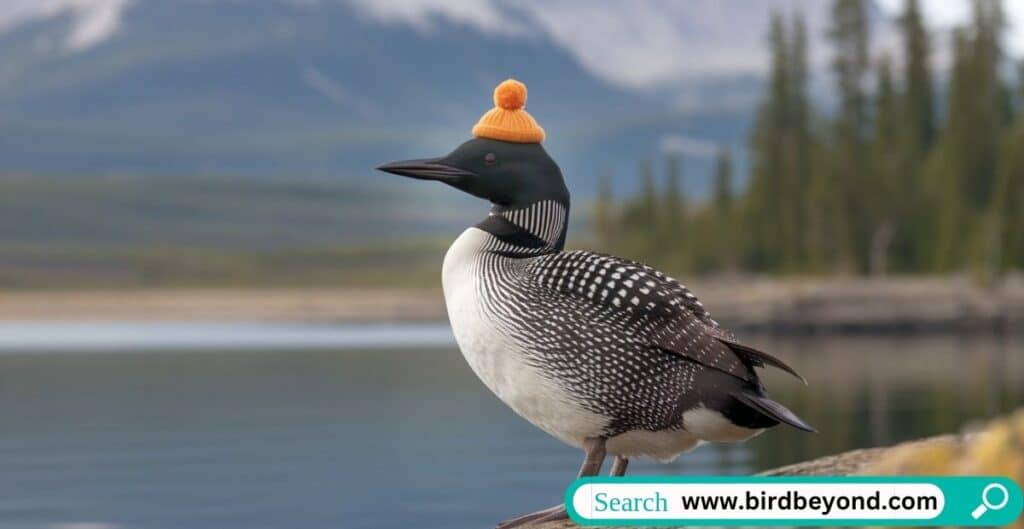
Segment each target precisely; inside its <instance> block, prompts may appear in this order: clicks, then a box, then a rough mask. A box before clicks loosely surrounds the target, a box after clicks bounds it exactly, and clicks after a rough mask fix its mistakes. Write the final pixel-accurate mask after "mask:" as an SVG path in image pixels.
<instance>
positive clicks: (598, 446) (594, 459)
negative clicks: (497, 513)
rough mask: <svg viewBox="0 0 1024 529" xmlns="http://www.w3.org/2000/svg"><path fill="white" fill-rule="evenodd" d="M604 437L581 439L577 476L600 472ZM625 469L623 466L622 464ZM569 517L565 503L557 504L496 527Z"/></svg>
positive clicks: (603, 451) (602, 462) (501, 527)
mask: <svg viewBox="0 0 1024 529" xmlns="http://www.w3.org/2000/svg"><path fill="white" fill-rule="evenodd" d="M605 441H606V439H605V438H604V437H588V438H587V439H584V440H583V450H584V453H585V455H584V456H583V464H582V465H580V471H579V474H577V477H580V478H584V477H588V476H596V475H598V474H600V473H601V465H603V464H604V456H605V449H604V444H605ZM616 463H618V459H616ZM622 470H623V471H625V466H623V469H622ZM567 518H569V513H568V512H566V510H565V504H558V505H555V506H553V507H548V508H547V509H544V510H542V511H537V512H534V513H530V514H524V515H522V516H519V517H517V518H512V519H511V520H505V521H504V522H501V523H499V524H498V529H512V528H513V527H519V526H520V525H523V524H527V523H531V522H537V523H541V522H549V521H552V520H565V519H567Z"/></svg>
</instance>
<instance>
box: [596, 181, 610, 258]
mask: <svg viewBox="0 0 1024 529" xmlns="http://www.w3.org/2000/svg"><path fill="white" fill-rule="evenodd" d="M614 208H615V197H614V195H613V192H612V182H611V176H610V175H609V174H608V173H601V176H600V178H599V179H598V184H597V200H596V201H595V202H594V235H595V238H596V239H597V244H598V245H599V246H600V247H601V248H603V249H610V248H611V247H612V245H613V244H614V242H613V241H614V239H615V219H614V218H613V216H614Z"/></svg>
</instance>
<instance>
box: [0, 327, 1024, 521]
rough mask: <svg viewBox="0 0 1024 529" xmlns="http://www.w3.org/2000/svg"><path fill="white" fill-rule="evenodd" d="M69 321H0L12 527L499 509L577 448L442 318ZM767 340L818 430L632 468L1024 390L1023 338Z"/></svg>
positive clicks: (917, 432)
mask: <svg viewBox="0 0 1024 529" xmlns="http://www.w3.org/2000/svg"><path fill="white" fill-rule="evenodd" d="M57 327H59V328H56V329H49V330H48V329H47V328H44V327H37V328H35V329H34V331H35V332H32V333H28V334H31V335H32V336H35V338H31V339H27V340H28V341H27V342H26V338H25V337H24V336H22V337H21V338H17V337H16V336H15V335H16V333H17V332H19V331H17V330H16V329H17V328H21V329H22V331H20V332H24V327H21V326H17V325H15V326H6V327H5V326H0V351H2V352H0V406H2V410H3V412H2V415H0V417H2V431H0V528H3V529H8V528H56V529H114V528H167V529H199V528H217V529H230V528H239V529H259V528H286V529H299V528H318V529H319V528H324V527H337V528H345V529H364V528H394V527H403V526H404V525H405V524H407V523H410V522H415V523H416V524H417V525H416V526H415V527H438V528H440V527H444V528H449V529H458V528H482V527H491V526H493V524H494V523H495V522H497V521H499V520H500V519H502V518H506V517H509V516H512V515H515V514H520V513H522V512H525V511H529V510H533V509H536V508H540V507H545V506H548V505H551V504H554V503H556V502H557V501H559V499H560V498H561V495H562V492H563V491H564V487H565V485H566V484H567V483H568V482H569V481H570V480H571V477H572V476H573V475H574V473H575V471H576V468H577V465H578V463H579V458H580V454H578V453H577V452H576V451H575V450H573V449H570V448H567V447H564V446H562V445H561V444H559V443H558V442H557V441H555V440H553V439H550V438H548V437H547V436H546V435H545V434H543V433H541V432H539V431H537V430H535V429H534V428H533V427H531V426H530V425H528V424H526V423H525V422H523V421H522V420H520V419H519V418H517V417H516V416H515V415H513V414H512V412H510V411H509V410H507V409H505V408H504V407H503V405H502V404H501V403H500V402H498V400H497V399H496V398H495V397H493V396H491V395H490V394H489V393H488V392H487V391H486V389H484V388H483V387H482V385H481V384H480V383H479V382H478V381H477V380H476V379H475V377H474V376H473V374H472V373H471V372H470V371H469V368H468V367H467V366H466V365H465V364H464V363H463V360H462V358H461V356H460V355H459V353H458V352H457V351H456V350H455V349H453V348H452V347H451V345H450V336H449V335H447V334H446V332H445V331H444V330H443V329H441V330H439V329H438V328H436V327H434V328H430V327H421V328H420V327H412V328H394V327H383V328H381V327H378V328H373V329H362V330H360V329H353V328H334V329H330V328H317V327H296V328H290V329H289V328H288V327H287V326H286V327H273V326H271V327H267V326H263V325H260V326H240V327H239V326H236V328H235V331H233V332H235V333H236V335H235V339H237V340H238V341H237V343H240V344H243V345H247V347H245V348H246V349H248V352H239V351H230V349H232V347H231V343H232V339H230V335H231V333H230V332H228V331H227V330H226V328H225V327H223V326H220V327H218V326H212V327H210V326H206V327H203V326H200V327H198V328H197V327H191V326H182V325H179V326H177V327H175V326H174V325H170V324H167V325H165V326H162V327H160V326H158V327H160V328H159V329H153V328H150V329H147V330H146V331H145V332H143V331H142V330H140V329H139V328H135V327H131V326H128V327H124V326H108V327H107V328H105V329H100V330H104V331H105V332H98V333H97V332H94V331H96V329H92V330H91V331H90V330H89V329H87V328H79V329H78V330H77V331H76V332H79V333H86V334H89V333H90V332H92V333H93V334H94V335H95V336H100V337H102V338H95V340H99V341H100V342H102V341H103V340H107V342H106V344H105V345H100V344H98V343H97V342H95V341H90V339H89V337H88V336H84V335H80V336H79V337H78V338H77V340H78V341H79V342H81V343H83V344H92V347H89V348H86V350H74V348H73V347H71V346H70V345H69V344H70V343H72V342H70V341H69V340H68V339H67V334H66V333H68V332H71V330H69V329H68V328H67V326H63V327H61V326H57ZM132 329H134V330H132ZM300 331H302V332H300ZM154 332H156V333H157V334H159V333H161V332H162V333H164V335H165V337H167V340H170V341H173V340H179V341H182V342H183V343H179V344H177V345H176V346H169V345H167V343H166V340H164V341H161V340H156V339H153V338H152V334H153V333H154ZM268 332H269V333H270V334H271V335H273V334H274V333H277V332H282V333H293V334H307V335H315V336H319V338H318V339H317V340H314V342H315V343H306V342H302V341H299V342H294V343H293V344H292V345H291V347H289V344H288V341H287V340H286V339H284V338H282V337H281V336H280V335H276V336H278V341H273V340H271V342H272V343H273V344H274V345H273V347H268V346H266V345H267V343H265V342H264V343H263V345H264V346H263V347H255V348H253V347H251V346H252V345H253V343H254V342H261V340H257V339H255V338H253V335H252V334H246V333H257V336H262V337H263V338H267V336H268V335H267V334H266V333H268ZM225 333H226V334H225ZM259 333H264V334H262V335H261V334H259ZM360 333H362V334H360ZM44 335H45V336H47V337H48V338H46V339H43V338H39V336H44ZM140 336H141V337H140ZM211 336H213V337H214V338H215V339H213V338H210V337H211ZM112 337H113V338H117V340H115V342H116V343H110V342H109V340H111V339H112ZM186 337H187V339H186ZM371 338H372V339H371ZM268 339H269V338H268ZM147 340H148V341H147ZM748 341H751V342H753V343H757V344H759V345H764V346H765V347H766V348H769V350H772V351H776V352H777V353H778V354H779V355H780V356H783V357H784V358H787V359H789V360H791V361H792V363H793V364H794V365H796V366H797V367H798V368H799V369H800V370H801V371H802V372H804V374H805V375H806V376H807V378H808V379H809V380H810V381H811V385H810V386H809V387H806V388H805V387H803V386H800V385H799V384H798V383H797V382H793V381H791V380H788V379H787V378H785V377H783V376H774V375H773V376H770V377H768V379H767V383H768V385H769V387H770V388H771V389H772V391H773V394H774V395H775V397H776V398H777V399H778V400H780V401H782V402H785V403H787V404H788V405H789V406H790V407H791V408H792V409H794V410H796V411H797V412H798V413H800V414H801V415H802V416H804V417H805V418H806V419H808V420H809V421H810V422H811V423H812V424H814V425H815V426H817V427H818V429H819V430H820V431H821V433H819V434H817V435H809V434H802V433H800V432H797V431H794V430H787V429H781V428H780V429H776V430H773V431H769V432H767V433H766V434H764V435H762V436H761V437H759V438H757V439H755V440H753V441H751V442H748V443H746V444H743V445H728V446H722V445H717V446H705V447H702V448H700V449H698V450H696V451H695V452H692V453H690V454H687V455H684V456H683V457H681V458H680V459H679V460H677V461H676V462H675V463H673V464H671V465H657V464H654V463H650V462H638V463H636V464H634V466H632V467H631V471H632V472H633V473H636V474H640V473H643V474H684V473H685V474H722V473H727V474H732V473H749V472H755V471H759V470H762V469H766V468H771V467H775V466H778V465H782V464H787V463H791V462H795V461H798V460H801V459H806V458H808V457H812V456H817V455H823V454H827V453H832V452H837V451H841V450H845V449H850V448H854V447H861V446H869V445H875V444H881V443H891V442H895V441H899V440H903V439H909V438H913V437H918V436H923V435H930V434H936V433H942V432H947V431H952V430H955V429H957V428H959V427H960V426H961V425H962V424H963V423H964V422H965V421H967V420H969V419H971V418H977V417H986V416H991V415H994V414H998V413H1000V412H1003V411H1007V410H1009V409H1012V408H1014V407H1016V406H1019V405H1021V404H1022V403H1024V389H1022V388H1024V345H1022V344H1021V343H1019V342H997V341H993V340H969V341H964V340H958V339H955V338H935V339H899V340H866V339H799V340H782V341H780V340H770V339H757V338H751V339H749V340H748ZM62 343H63V344H64V345H63V346H62V345H61V344H62ZM416 343H426V344H430V345H429V346H424V347H416V346H413V345H412V344H416ZM161 344H162V345H163V346H161ZM204 344H206V345H209V347H208V348H207V349H203V350H193V348H194V347H196V346H202V345H204ZM18 351H21V352H18ZM140 352H148V353H151V354H139V353H140Z"/></svg>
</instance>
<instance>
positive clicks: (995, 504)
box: [565, 476, 1024, 527]
mask: <svg viewBox="0 0 1024 529" xmlns="http://www.w3.org/2000/svg"><path fill="white" fill-rule="evenodd" d="M565 505H566V508H567V509H568V511H569V515H570V516H571V517H572V519H573V520H574V521H575V522H576V523H578V524H580V525H620V526H630V525H632V526H674V525H750V526H753V525H786V526H822V525H833V526H855V525H870V526H925V525H927V526H989V527H998V526H1004V525H1009V524H1012V523H1014V522H1015V521H1017V520H1018V519H1020V517H1021V510H1022V508H1024V498H1022V496H1021V488H1020V486H1019V485H1018V484H1017V483H1016V482H1014V481H1013V480H1011V479H1008V478H1005V477H999V476H969V477H961V476H956V477H953V476H917V477H914V476H894V477H881V476H877V477H876V476H872V477H848V476H847V477H826V476H813V477H812V476H805V477H761V476H749V477H738V476H736V477H732V476H730V477H695V476H679V477H642V476H631V477H619V478H615V477H593V478H582V479H578V480H576V481H574V482H573V483H572V485H570V486H569V488H568V490H566V493H565Z"/></svg>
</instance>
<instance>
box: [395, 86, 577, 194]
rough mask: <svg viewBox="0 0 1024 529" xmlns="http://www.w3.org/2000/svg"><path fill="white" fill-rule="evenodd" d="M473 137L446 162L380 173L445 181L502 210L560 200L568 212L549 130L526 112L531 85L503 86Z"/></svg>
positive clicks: (400, 165) (403, 165)
mask: <svg viewBox="0 0 1024 529" xmlns="http://www.w3.org/2000/svg"><path fill="white" fill-rule="evenodd" d="M473 136H474V138H473V139H471V140H469V141H467V142H466V143H463V144H462V145H459V147H458V148H456V149H455V150H454V151H452V152H450V153H448V154H447V155H445V156H442V157H440V158H428V159H422V160H405V161H401V162H393V163H389V164H384V165H382V166H380V167H378V168H377V169H380V170H381V171H386V172H389V173H394V174H397V175H402V176H410V177H412V178H419V179H422V180H439V181H441V182H444V183H446V184H448V185H450V186H452V187H454V188H457V189H461V190H463V191H465V192H467V193H469V194H471V195H474V196H477V197H480V198H483V199H486V200H490V201H491V203H492V204H494V205H496V206H499V207H501V208H509V209H520V208H525V207H529V206H531V205H533V204H536V203H538V202H541V201H554V202H558V203H560V204H562V206H564V208H565V209H566V210H568V208H569V191H568V190H567V189H566V188H565V181H563V180H562V171H561V170H560V169H559V168H558V165H556V164H555V161H554V160H552V159H551V157H550V156H548V153H547V151H545V150H544V147H541V145H540V142H542V141H544V129H542V128H541V127H540V125H538V124H537V122H536V121H534V119H533V116H531V115H530V114H529V113H527V112H526V85H524V84H523V83H520V82H519V81H516V80H515V79H506V80H505V81H503V82H502V83H501V84H499V85H498V86H497V88H495V89H494V108H492V109H491V110H488V111H487V112H486V113H485V114H484V115H483V117H481V118H480V121H478V122H477V124H476V126H474V127H473Z"/></svg>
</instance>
